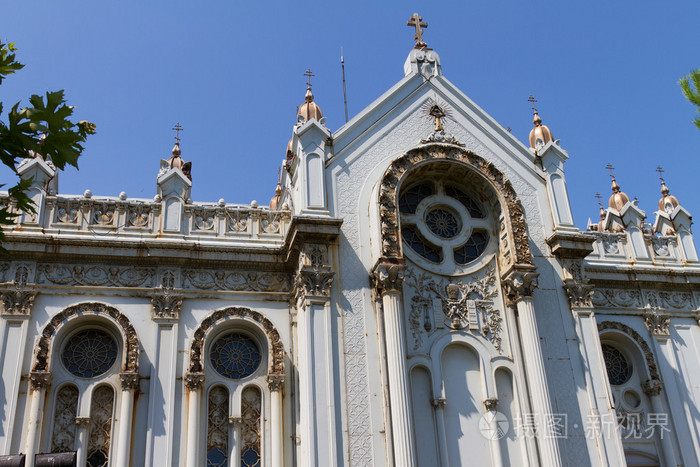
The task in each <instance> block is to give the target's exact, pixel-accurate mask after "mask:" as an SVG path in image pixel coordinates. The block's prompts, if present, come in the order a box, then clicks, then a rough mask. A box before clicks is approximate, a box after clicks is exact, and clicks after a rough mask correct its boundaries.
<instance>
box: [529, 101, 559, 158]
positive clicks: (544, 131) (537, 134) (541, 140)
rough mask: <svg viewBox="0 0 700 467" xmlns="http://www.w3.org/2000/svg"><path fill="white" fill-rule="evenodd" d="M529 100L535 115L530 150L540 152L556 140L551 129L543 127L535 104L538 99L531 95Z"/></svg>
mask: <svg viewBox="0 0 700 467" xmlns="http://www.w3.org/2000/svg"><path fill="white" fill-rule="evenodd" d="M527 100H528V101H529V102H530V103H531V104H532V111H533V113H534V118H533V119H532V123H533V124H534V125H535V126H534V128H533V129H532V130H531V131H530V149H534V150H535V151H539V150H540V149H541V148H543V147H544V146H545V145H546V144H547V143H549V142H550V141H553V140H554V138H553V137H552V132H551V131H549V128H547V126H546V125H542V119H541V118H540V116H539V115H538V114H537V109H536V108H535V102H537V99H535V98H534V97H532V94H530V97H529V98H528V99H527Z"/></svg>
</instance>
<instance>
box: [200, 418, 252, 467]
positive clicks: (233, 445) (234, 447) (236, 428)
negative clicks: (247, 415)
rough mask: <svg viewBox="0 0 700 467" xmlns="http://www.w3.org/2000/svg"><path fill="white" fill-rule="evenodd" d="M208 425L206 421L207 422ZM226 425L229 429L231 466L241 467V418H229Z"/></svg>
mask: <svg viewBox="0 0 700 467" xmlns="http://www.w3.org/2000/svg"><path fill="white" fill-rule="evenodd" d="M207 423H208V420H207ZM228 424H229V426H230V427H231V431H230V433H229V441H230V442H229V456H228V458H229V459H231V464H230V465H232V466H239V465H241V449H243V438H242V436H241V428H242V427H243V418H241V417H234V416H230V417H229V418H228Z"/></svg>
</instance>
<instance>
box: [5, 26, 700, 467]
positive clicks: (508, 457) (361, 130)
mask: <svg viewBox="0 0 700 467" xmlns="http://www.w3.org/2000/svg"><path fill="white" fill-rule="evenodd" d="M412 22H413V23H414V24H417V25H416V31H417V33H416V42H417V43H416V46H415V47H414V48H413V49H412V50H411V51H410V53H409V56H408V58H407V60H406V62H405V65H404V76H403V78H402V79H401V80H400V81H399V82H398V83H397V84H396V85H395V86H393V87H392V88H391V89H389V90H388V91H387V92H386V93H385V94H383V95H382V96H381V97H380V98H379V99H377V100H376V101H375V102H374V103H372V104H371V105H370V106H368V107H367V108H366V109H365V110H363V111H362V112H361V113H360V114H358V115H357V116H355V117H354V118H352V119H351V120H350V121H349V122H348V123H347V124H345V125H344V126H343V127H341V128H340V129H339V130H337V131H335V132H332V131H330V130H329V129H328V128H327V127H326V126H325V119H324V118H323V115H322V112H321V109H320V107H319V106H318V105H317V104H316V102H314V96H313V94H312V92H311V89H310V87H309V89H308V91H307V95H306V99H305V102H304V104H303V105H302V106H301V107H300V109H299V112H298V113H299V115H298V119H297V122H296V124H295V125H294V127H293V137H292V139H291V140H290V141H289V145H288V147H287V154H286V160H285V162H284V164H283V168H282V176H281V179H280V184H279V186H278V189H277V194H276V196H275V197H274V198H273V199H272V200H271V202H270V205H269V206H264V205H258V204H257V203H253V204H250V205H241V204H227V203H225V202H224V201H223V200H221V201H220V202H218V203H217V202H196V201H192V200H191V199H190V189H191V186H192V183H196V180H194V182H193V180H192V179H191V176H190V167H191V166H190V164H189V163H186V162H184V161H183V159H182V157H181V153H180V148H179V144H176V146H175V148H173V156H172V157H171V158H170V159H168V160H164V161H162V162H161V168H160V172H158V173H157V194H156V196H155V197H154V198H153V199H132V198H128V197H127V196H126V195H125V194H122V195H120V196H102V195H98V194H94V195H93V194H92V193H91V192H89V191H86V192H85V193H83V194H82V195H68V194H63V193H59V192H58V176H59V174H58V172H57V170H56V168H55V167H54V166H53V164H52V163H51V161H45V160H44V159H43V158H42V157H41V156H38V155H37V157H35V158H33V159H26V160H25V161H23V163H22V164H21V166H20V167H19V169H18V171H19V173H20V174H21V177H22V178H24V179H29V178H31V179H32V185H31V189H30V196H31V197H32V199H33V200H34V202H35V203H36V213H25V212H22V213H19V216H18V217H17V222H16V224H15V225H14V227H13V228H10V229H7V230H6V236H7V240H6V243H5V244H4V247H5V248H6V249H7V250H9V252H10V254H9V255H6V256H3V257H0V298H1V299H2V300H1V304H2V310H1V316H0V354H1V355H2V359H1V360H0V361H1V362H2V367H1V369H0V378H1V379H0V407H1V408H2V410H0V456H3V455H6V456H12V455H19V454H24V455H25V456H26V461H25V462H26V464H25V465H28V466H33V465H35V463H34V462H35V456H36V455H37V454H43V453H61V452H72V453H75V465H78V466H81V467H82V466H86V465H87V466H107V465H109V466H120V467H124V466H142V465H146V466H187V467H195V466H236V467H237V466H245V467H263V466H264V467H282V466H324V467H325V466H352V467H365V466H378V467H383V466H394V467H415V466H421V467H432V466H445V467H446V466H451V467H457V466H467V465H474V466H510V465H513V466H624V465H629V466H652V465H660V466H697V465H700V412H699V410H700V358H698V357H700V325H699V320H700V262H699V261H698V254H697V250H696V247H695V244H694V241H693V237H692V233H691V216H690V214H689V213H688V212H687V211H686V210H685V209H684V208H683V206H682V205H681V204H680V203H679V201H678V200H677V199H676V198H675V197H673V196H672V195H670V194H669V190H668V188H667V187H666V185H665V184H663V185H662V190H663V191H662V198H661V200H660V201H659V206H658V210H657V211H656V212H655V213H654V214H653V218H654V219H653V224H651V223H649V222H647V221H645V219H646V213H645V212H644V211H643V210H642V209H641V207H640V206H638V203H637V202H636V201H630V199H629V197H628V196H627V195H626V194H625V193H624V192H622V191H621V189H620V187H619V186H618V185H617V182H615V180H614V178H613V193H612V196H611V197H610V200H609V203H608V207H607V208H603V207H601V220H600V222H599V223H597V224H591V225H590V226H589V228H588V230H587V231H581V230H579V229H577V228H576V227H575V226H574V221H573V215H572V212H571V208H570V203H569V199H568V194H567V189H566V180H565V171H564V168H565V162H566V160H567V159H568V155H567V153H566V151H565V150H564V149H562V147H561V146H560V145H559V141H556V140H554V139H553V137H552V134H551V132H550V131H549V129H548V128H547V127H546V126H544V125H542V123H541V119H540V118H539V116H538V115H537V113H535V120H534V128H533V130H532V133H531V135H530V141H529V142H528V143H529V144H523V143H522V142H521V141H519V140H517V139H516V138H515V137H514V136H513V135H511V134H510V133H509V132H508V131H507V130H506V129H505V128H503V127H502V126H501V125H500V124H498V123H497V122H496V121H494V120H493V119H492V118H491V117H490V116H489V115H488V114H487V113H486V112H485V111H484V110H482V109H481V108H480V107H478V106H477V105H476V104H475V103H474V102H472V101H471V100H470V99H469V98H468V97H467V96H466V95H465V94H463V93H462V92H461V91H460V90H459V89H457V88H456V87H455V86H454V85H453V84H451V83H450V82H449V81H448V80H447V79H446V78H445V77H444V76H443V75H442V70H441V65H440V57H439V56H438V54H437V53H436V51H434V50H432V49H431V48H429V47H427V45H426V44H425V43H424V42H423V41H422V38H421V31H420V25H421V20H420V18H419V17H418V16H417V15H414V17H412ZM154 175H155V171H154ZM0 204H2V205H3V206H5V207H7V208H8V209H10V210H14V207H13V206H12V204H11V203H10V201H9V198H8V197H7V194H6V193H2V194H0ZM654 208H655V207H654ZM37 459H41V458H40V457H38V458H37ZM41 462H45V461H39V460H38V461H37V465H43V464H41Z"/></svg>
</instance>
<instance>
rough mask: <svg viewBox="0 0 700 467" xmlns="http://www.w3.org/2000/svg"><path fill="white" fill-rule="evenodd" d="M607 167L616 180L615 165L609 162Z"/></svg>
mask: <svg viewBox="0 0 700 467" xmlns="http://www.w3.org/2000/svg"><path fill="white" fill-rule="evenodd" d="M605 168H606V169H608V170H609V171H610V177H611V178H612V179H613V180H615V175H614V174H613V170H615V167H613V166H612V164H611V163H610V162H608V165H606V166H605Z"/></svg>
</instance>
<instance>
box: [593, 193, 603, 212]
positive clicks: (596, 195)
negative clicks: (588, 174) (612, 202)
mask: <svg viewBox="0 0 700 467" xmlns="http://www.w3.org/2000/svg"><path fill="white" fill-rule="evenodd" d="M595 198H596V199H597V200H598V206H600V207H601V208H602V207H603V203H601V202H600V200H601V198H602V196H600V193H598V192H597V191H596V192H595Z"/></svg>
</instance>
